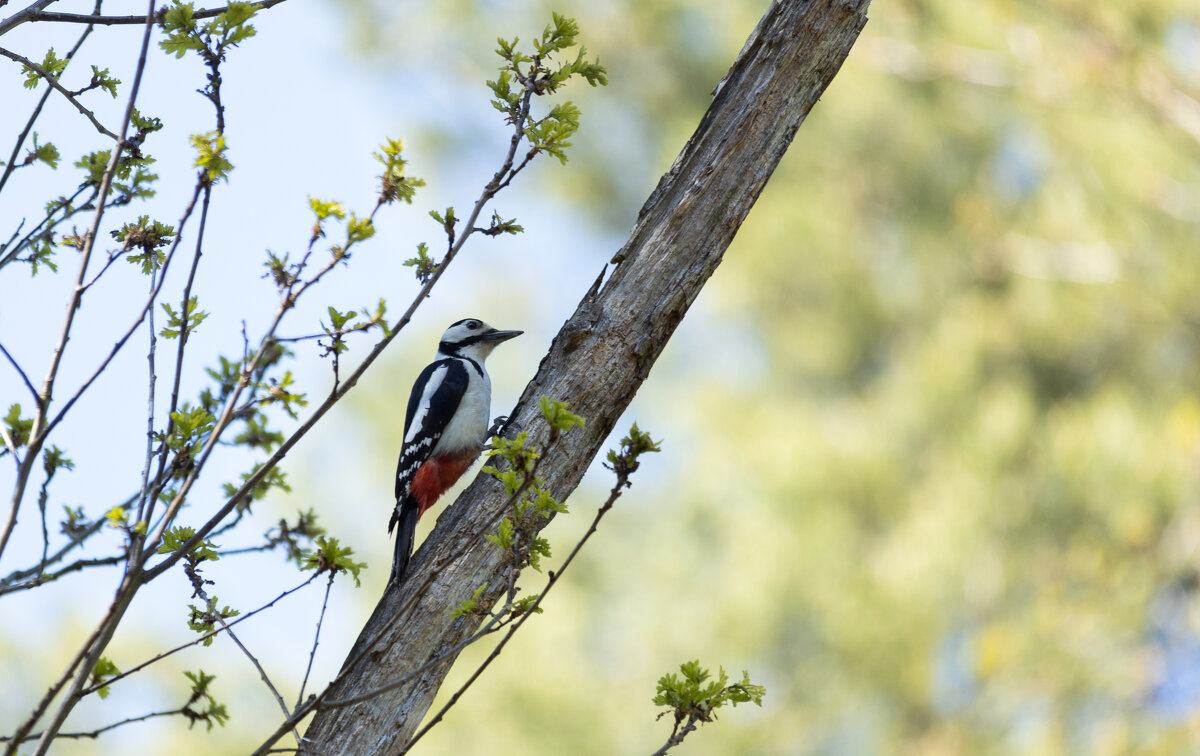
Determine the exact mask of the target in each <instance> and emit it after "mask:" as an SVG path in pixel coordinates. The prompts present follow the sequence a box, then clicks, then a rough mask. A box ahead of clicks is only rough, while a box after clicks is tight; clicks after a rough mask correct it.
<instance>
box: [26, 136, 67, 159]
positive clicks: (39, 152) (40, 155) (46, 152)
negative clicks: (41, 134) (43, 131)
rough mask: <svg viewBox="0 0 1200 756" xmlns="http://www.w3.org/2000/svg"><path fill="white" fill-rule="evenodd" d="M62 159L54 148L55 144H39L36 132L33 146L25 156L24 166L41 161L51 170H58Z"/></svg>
mask: <svg viewBox="0 0 1200 756" xmlns="http://www.w3.org/2000/svg"><path fill="white" fill-rule="evenodd" d="M61 157H62V155H60V154H59V152H58V148H57V147H55V146H54V143H53V142H46V143H45V144H39V143H38V133H37V132H36V131H35V132H33V146H32V147H30V148H29V151H28V152H27V153H26V154H25V162H24V163H23V165H29V164H30V163H32V162H34V161H35V160H40V161H42V162H43V163H45V164H46V165H48V166H50V167H51V168H58V161H59V159H60V158H61Z"/></svg>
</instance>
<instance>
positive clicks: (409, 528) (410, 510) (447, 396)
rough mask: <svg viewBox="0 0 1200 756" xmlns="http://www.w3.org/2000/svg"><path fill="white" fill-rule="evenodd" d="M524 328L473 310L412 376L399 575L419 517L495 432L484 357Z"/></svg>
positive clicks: (397, 518)
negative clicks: (500, 326)
mask: <svg viewBox="0 0 1200 756" xmlns="http://www.w3.org/2000/svg"><path fill="white" fill-rule="evenodd" d="M522 333H524V331H498V330H496V329H495V328H492V327H491V326H490V325H488V324H487V323H484V322H483V321H482V320H477V319H475V318H468V319H466V320H460V321H458V322H457V323H454V324H452V325H451V326H450V327H449V328H447V329H446V332H445V333H444V334H442V340H441V341H440V342H439V343H438V351H437V357H436V358H434V361H433V362H431V363H430V364H429V365H428V366H427V367H426V368H425V369H424V370H422V371H421V374H420V375H419V376H417V381H416V383H414V384H413V388H412V393H411V394H410V395H409V397H408V412H407V413H406V414H405V417H404V446H403V447H402V448H401V449H400V461H399V463H398V464H397V466H396V508H395V510H393V512H392V519H391V521H390V522H389V523H388V533H391V532H392V529H393V528H395V527H396V523H399V524H400V530H399V532H397V533H396V552H395V556H394V557H393V559H392V577H391V580H390V581H389V582H394V583H399V581H400V578H401V577H403V575H404V568H405V567H407V566H408V559H409V557H410V556H411V555H412V550H413V535H414V534H415V533H416V530H417V520H418V519H420V517H421V515H423V514H425V510H427V509H429V508H430V507H431V506H433V503H434V502H435V501H437V500H438V497H440V496H441V495H442V494H443V493H444V492H445V491H446V489H447V488H449V487H450V486H452V485H454V483H455V481H457V480H458V479H459V478H460V477H462V474H463V473H465V472H466V471H467V468H469V467H470V466H471V465H472V464H473V463H474V462H475V458H476V457H478V456H479V452H480V450H481V449H482V448H483V443H484V441H486V440H487V437H488V415H489V413H490V409H491V403H492V382H491V379H490V378H488V374H487V370H485V369H484V367H483V363H484V360H486V359H487V356H488V355H489V354H491V352H492V350H493V349H495V348H496V345H497V344H499V343H500V342H502V341H507V340H509V339H511V338H513V337H514V336H520V335H521V334H522Z"/></svg>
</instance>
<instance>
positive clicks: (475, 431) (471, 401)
mask: <svg viewBox="0 0 1200 756" xmlns="http://www.w3.org/2000/svg"><path fill="white" fill-rule="evenodd" d="M466 368H467V375H468V376H470V377H469V379H468V383H467V391H466V393H464V394H463V398H462V401H461V402H459V405H458V411H457V412H455V413H454V417H453V418H452V419H451V420H450V423H449V424H448V425H447V426H446V430H444V431H443V432H442V437H441V438H439V439H438V442H437V445H436V446H434V448H433V453H434V454H449V453H453V452H459V451H466V450H468V449H470V450H475V449H478V448H479V447H481V446H482V445H483V442H484V440H485V436H487V429H488V415H489V414H490V412H491V407H492V382H491V380H489V379H488V375H487V373H486V372H485V373H484V374H483V375H480V374H479V372H478V371H476V370H475V367H474V366H473V365H471V364H469V363H468V364H467V365H466Z"/></svg>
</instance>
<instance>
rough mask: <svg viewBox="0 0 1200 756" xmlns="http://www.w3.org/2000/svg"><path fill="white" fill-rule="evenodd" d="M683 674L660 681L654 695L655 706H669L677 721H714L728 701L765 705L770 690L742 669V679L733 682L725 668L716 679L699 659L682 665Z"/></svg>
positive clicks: (665, 677)
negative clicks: (755, 681) (752, 680)
mask: <svg viewBox="0 0 1200 756" xmlns="http://www.w3.org/2000/svg"><path fill="white" fill-rule="evenodd" d="M679 671H680V675H676V674H675V673H673V672H672V673H668V674H665V675H663V676H662V677H660V678H659V680H658V692H657V693H656V694H655V696H654V705H655V706H665V707H667V708H669V709H671V711H669V712H663V714H661V715H659V716H663V715H665V714H672V713H673V714H674V715H675V721H676V722H682V721H685V720H686V721H688V722H711V721H712V720H713V719H715V718H716V712H717V710H718V709H720V708H721V707H723V706H725V705H726V704H730V705H732V706H735V707H736V706H737V705H738V704H740V703H753V704H755V705H757V706H762V699H763V696H765V695H766V693H767V690H766V688H764V687H763V686H761V685H754V684H753V683H751V682H750V673H749V672H745V671H743V672H742V680H741V682H736V683H733V684H730V683H729V677H728V675H726V674H725V670H724V669H721V670H720V673H719V674H718V675H717V677H716V678H715V679H711V678H712V675H711V674H710V673H709V671H708V670H707V669H704V668H703V667H701V666H700V661H699V660H694V661H689V662H684V663H683V664H681V665H680V666H679Z"/></svg>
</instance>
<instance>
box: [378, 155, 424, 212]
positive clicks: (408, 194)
mask: <svg viewBox="0 0 1200 756" xmlns="http://www.w3.org/2000/svg"><path fill="white" fill-rule="evenodd" d="M379 150H380V151H379V152H374V153H371V154H372V157H374V158H375V160H377V161H378V162H379V163H381V164H382V165H383V173H382V174H380V176H379V201H380V202H382V203H384V204H388V205H390V204H391V203H393V202H395V201H396V200H397V199H399V200H401V201H403V202H406V203H408V204H410V205H411V204H412V201H413V197H414V196H416V192H417V187H421V186H425V179H421V178H417V177H415V176H409V175H407V174H406V173H405V171H406V169H407V168H406V167H407V165H408V161H407V160H405V159H404V158H403V157H401V155H402V154H403V152H404V140H403V139H388V140H387V141H386V142H384V144H382V145H381V146H380V148H379Z"/></svg>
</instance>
